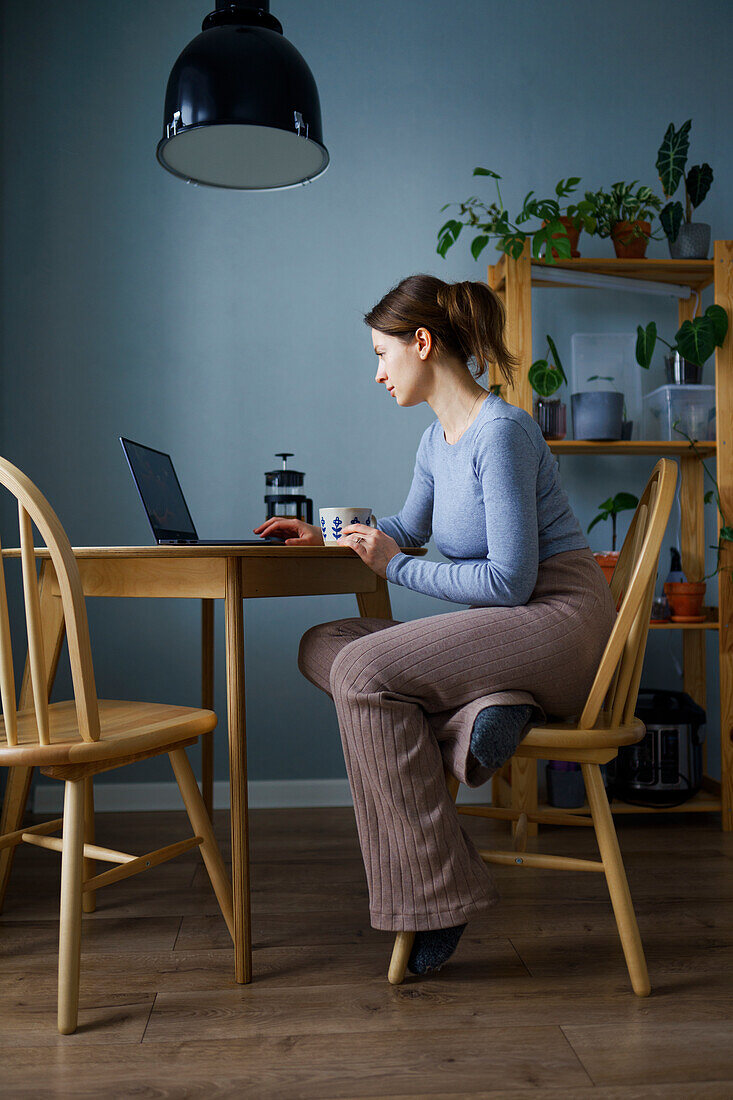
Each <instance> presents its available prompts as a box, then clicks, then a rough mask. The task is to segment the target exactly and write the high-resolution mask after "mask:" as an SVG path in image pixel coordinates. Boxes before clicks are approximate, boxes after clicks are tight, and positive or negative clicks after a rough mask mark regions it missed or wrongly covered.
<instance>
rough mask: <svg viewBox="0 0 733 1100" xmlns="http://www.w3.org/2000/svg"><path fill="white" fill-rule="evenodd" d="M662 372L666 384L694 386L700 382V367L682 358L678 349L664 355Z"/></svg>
mask: <svg viewBox="0 0 733 1100" xmlns="http://www.w3.org/2000/svg"><path fill="white" fill-rule="evenodd" d="M664 372H665V375H666V379H667V385H668V386H672V385H677V386H690V385H695V386H696V385H699V384H700V382H702V367H699V366H698V365H697V363H691V362H690V360H689V359H683V358H682V356H681V355H680V353H679V352H678V351H676V352H675V353H674V354H673V355H665V357H664Z"/></svg>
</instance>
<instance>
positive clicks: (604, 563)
mask: <svg viewBox="0 0 733 1100" xmlns="http://www.w3.org/2000/svg"><path fill="white" fill-rule="evenodd" d="M620 553H621V551H620V550H601V551H599V552H598V553H596V554H594V555H593V557H594V558H595V559H596V561H597V562H598V564H599V565H600V567H601V569H602V570H603V576H604V577H605V578H606V580H607V581H608V583H609V584H610V583H611V578H612V577H613V571H614V569H615V568H616V565H617V563H618V556H619V554H620Z"/></svg>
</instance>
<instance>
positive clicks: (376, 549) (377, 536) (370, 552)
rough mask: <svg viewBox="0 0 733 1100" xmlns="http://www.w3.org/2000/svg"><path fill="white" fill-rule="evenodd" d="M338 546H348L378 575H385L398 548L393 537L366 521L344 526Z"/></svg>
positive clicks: (397, 552) (398, 551) (398, 550)
mask: <svg viewBox="0 0 733 1100" xmlns="http://www.w3.org/2000/svg"><path fill="white" fill-rule="evenodd" d="M339 546H350V547H351V549H352V550H356V552H357V554H358V555H359V557H360V558H361V560H362V561H363V562H365V563H366V564H367V565H368V566H369V568H370V569H373V570H374V572H375V573H376V574H377V576H378V577H384V578H385V579H386V577H387V566H388V564H389V563H390V562H391V561H392V558H393V557H394V556H395V554H399V553H400V548H399V546H398V545H397V543H396V542H395V540H394V539H393V538H391V537H390V536H389V535H385V533H384V531H379V530H378V529H377V528H376V527H370V526H369V525H368V524H366V523H350V524H349V525H348V527H344V529H343V532H342V534H341V538H340V539H339Z"/></svg>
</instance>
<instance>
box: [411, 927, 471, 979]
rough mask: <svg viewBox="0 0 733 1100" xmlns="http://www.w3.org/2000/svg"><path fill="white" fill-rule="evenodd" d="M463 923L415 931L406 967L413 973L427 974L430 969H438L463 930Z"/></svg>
mask: <svg viewBox="0 0 733 1100" xmlns="http://www.w3.org/2000/svg"><path fill="white" fill-rule="evenodd" d="M465 928H466V926H465V924H457V925H455V927H454V928H434V929H429V930H428V931H426V932H416V933H415V942H414V944H413V945H412V951H411V952H410V957H409V959H408V960H407V966H408V969H409V970H411V971H412V973H413V974H427V973H428V971H430V970H440V968H441V966H442V965H443V963H445V962H447V961H448V959H449V958H450V957H451V955H452V954H453V952H454V951H455V949H456V947H457V946H458V941H459V940H460V938H461V936H462V935H463V932H464V930H465Z"/></svg>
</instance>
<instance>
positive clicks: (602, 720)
mask: <svg viewBox="0 0 733 1100" xmlns="http://www.w3.org/2000/svg"><path fill="white" fill-rule="evenodd" d="M645 733H646V726H645V725H644V723H643V722H642V721H641V719H640V718H636V717H634V718H633V719H632V721H631V723H630V724H629V725H627V726H612V727H609V726H608V716H607V715H601V716H600V717H599V719H598V725H597V726H596V727H595V728H594V729H590V730H581V729H578V728H577V727H576V726H574V725H573V723H572V722H547V723H546V724H545V725H542V726H539V725H538V726H532V728H531V729H530V731H529V733H528V734H527V736H526V737H524V738H523V739H522V742H521V744H520V746H519V748H518V749H517V752H516V755H517V756H521V755H522V749H525V748H526V749H551V748H557V749H566V750H567V749H613V748H620V746H621V745H635V744H636V743H637V741H641V739H642V737H643V736H644V734H645ZM533 755H534V754H533Z"/></svg>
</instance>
